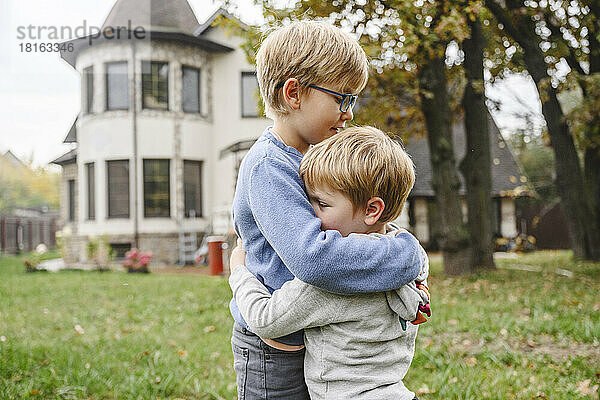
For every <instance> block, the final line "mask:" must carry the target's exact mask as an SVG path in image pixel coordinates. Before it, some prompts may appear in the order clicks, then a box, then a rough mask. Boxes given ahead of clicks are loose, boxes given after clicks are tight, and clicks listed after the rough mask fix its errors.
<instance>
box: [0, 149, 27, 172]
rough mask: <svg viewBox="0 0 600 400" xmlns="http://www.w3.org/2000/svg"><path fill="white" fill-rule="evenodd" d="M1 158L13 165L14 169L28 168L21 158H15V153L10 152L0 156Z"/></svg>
mask: <svg viewBox="0 0 600 400" xmlns="http://www.w3.org/2000/svg"><path fill="white" fill-rule="evenodd" d="M0 158H2V159H3V160H6V161H8V162H9V163H11V164H12V166H13V167H16V168H27V165H25V163H24V162H23V161H21V159H20V158H19V157H17V156H15V155H14V153H13V152H12V151H10V150H8V151H7V152H6V153H4V154H0Z"/></svg>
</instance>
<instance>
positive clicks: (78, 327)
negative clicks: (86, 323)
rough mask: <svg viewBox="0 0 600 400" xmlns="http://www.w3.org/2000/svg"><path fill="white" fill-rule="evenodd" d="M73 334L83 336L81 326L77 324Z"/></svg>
mask: <svg viewBox="0 0 600 400" xmlns="http://www.w3.org/2000/svg"><path fill="white" fill-rule="evenodd" d="M74 329H75V332H76V333H77V334H78V335H83V334H84V333H85V331H84V330H83V328H82V327H81V325H79V324H77V325H75V326H74Z"/></svg>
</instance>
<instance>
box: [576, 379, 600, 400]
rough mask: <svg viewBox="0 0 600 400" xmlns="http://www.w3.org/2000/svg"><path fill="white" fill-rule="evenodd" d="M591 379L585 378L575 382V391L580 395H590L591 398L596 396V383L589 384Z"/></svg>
mask: <svg viewBox="0 0 600 400" xmlns="http://www.w3.org/2000/svg"><path fill="white" fill-rule="evenodd" d="M591 382H592V380H591V379H586V380H584V381H581V382H577V391H578V392H579V393H581V395H582V396H590V397H591V398H592V399H597V398H598V385H594V386H590V383H591Z"/></svg>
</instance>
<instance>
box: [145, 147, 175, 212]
mask: <svg viewBox="0 0 600 400" xmlns="http://www.w3.org/2000/svg"><path fill="white" fill-rule="evenodd" d="M153 161H163V162H166V163H167V203H168V206H167V208H166V210H167V214H166V215H165V214H149V213H148V211H147V209H146V201H147V200H146V195H147V194H146V162H153ZM142 195H143V198H142V204H143V207H144V218H171V159H170V158H144V159H142Z"/></svg>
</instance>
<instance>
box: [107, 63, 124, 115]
mask: <svg viewBox="0 0 600 400" xmlns="http://www.w3.org/2000/svg"><path fill="white" fill-rule="evenodd" d="M106 109H107V110H127V109H129V80H128V79H127V62H125V61H123V62H111V63H107V64H106Z"/></svg>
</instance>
